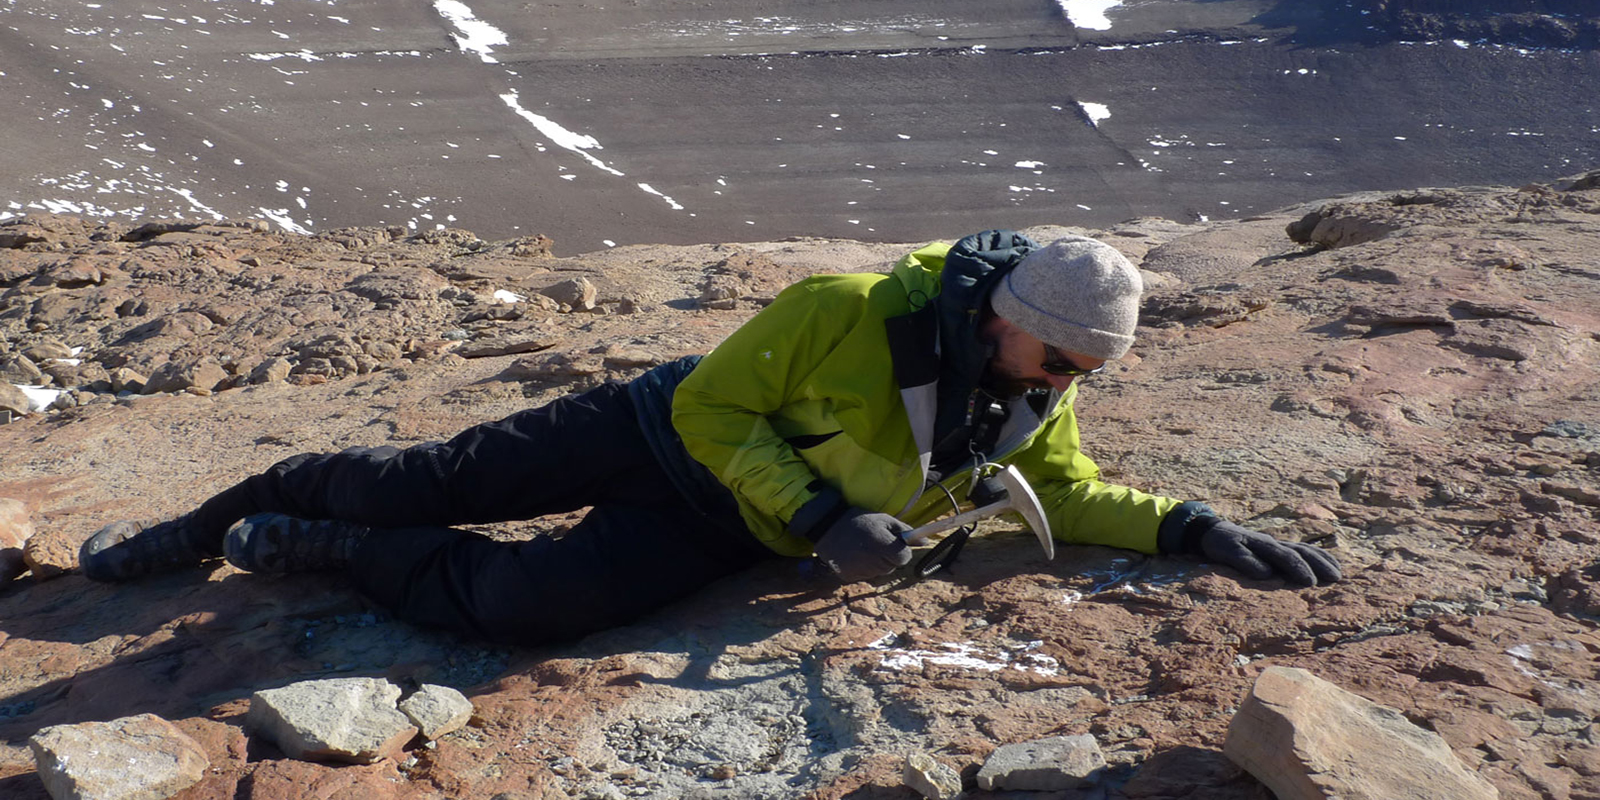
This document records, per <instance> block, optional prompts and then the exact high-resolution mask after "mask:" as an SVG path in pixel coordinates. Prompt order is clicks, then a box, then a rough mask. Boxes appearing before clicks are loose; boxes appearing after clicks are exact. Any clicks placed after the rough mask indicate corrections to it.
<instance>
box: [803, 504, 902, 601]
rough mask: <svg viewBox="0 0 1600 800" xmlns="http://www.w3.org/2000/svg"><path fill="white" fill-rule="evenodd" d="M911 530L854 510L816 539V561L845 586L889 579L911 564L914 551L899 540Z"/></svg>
mask: <svg viewBox="0 0 1600 800" xmlns="http://www.w3.org/2000/svg"><path fill="white" fill-rule="evenodd" d="M909 530H911V526H910V525H907V524H905V523H904V522H901V521H900V520H898V519H895V518H894V517H892V516H890V515H888V514H880V513H878V512H875V511H868V510H866V509H864V508H856V507H854V506H852V507H850V508H848V509H846V510H845V512H844V513H843V514H841V515H839V518H838V519H836V520H834V521H833V522H832V523H831V524H829V525H828V527H827V529H826V530H825V531H824V532H823V534H822V536H820V537H818V538H817V543H816V551H817V558H819V559H821V560H822V563H824V564H827V565H828V569H831V570H833V572H834V574H835V575H838V576H839V580H841V581H844V582H845V583H854V582H856V581H864V580H868V579H870V578H876V577H878V576H880V575H888V574H889V573H891V572H894V571H895V570H896V569H899V568H900V567H903V566H905V565H907V564H909V563H911V548H910V547H908V546H906V543H905V540H903V539H901V538H900V534H902V533H905V532H906V531H909Z"/></svg>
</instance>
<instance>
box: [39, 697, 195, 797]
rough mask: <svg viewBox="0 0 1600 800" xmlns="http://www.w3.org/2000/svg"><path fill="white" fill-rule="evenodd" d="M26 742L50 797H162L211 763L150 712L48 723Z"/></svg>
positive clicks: (179, 788) (191, 782)
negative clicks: (82, 720)
mask: <svg viewBox="0 0 1600 800" xmlns="http://www.w3.org/2000/svg"><path fill="white" fill-rule="evenodd" d="M28 746H29V747H31V748H32V749H33V758H34V761H35V762H36V763H37V764H38V766H39V779H40V780H41V781H43V782H44V787H45V790H46V791H48V792H49V793H50V796H51V797H52V798H55V800H69V798H70V800H165V798H168V797H171V796H173V795H175V794H177V793H178V792H181V791H183V790H184V789H187V788H189V787H190V786H193V785H194V784H195V783H198V782H199V781H200V779H201V778H203V777H205V771H206V767H208V766H209V765H210V762H209V760H208V759H207V758H206V755H205V751H204V750H202V749H201V747H200V745H199V744H197V743H196V742H195V741H194V740H193V739H191V738H189V737H188V736H185V735H184V734H183V732H181V731H179V730H178V729H177V728H176V727H173V725H172V723H170V722H167V721H166V720H164V719H162V718H160V717H157V716H155V715H153V714H140V715H138V716H133V717H124V718H122V719H115V720H112V721H110V722H82V723H78V724H76V725H53V726H51V727H48V728H43V729H41V730H40V731H39V732H38V733H36V734H34V735H33V737H32V738H30V739H28Z"/></svg>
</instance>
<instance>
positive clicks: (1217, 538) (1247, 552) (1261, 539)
mask: <svg viewBox="0 0 1600 800" xmlns="http://www.w3.org/2000/svg"><path fill="white" fill-rule="evenodd" d="M1207 522H1209V523H1210V526H1209V527H1208V528H1207V529H1206V530H1205V531H1204V532H1203V533H1201V534H1200V536H1199V542H1198V544H1199V550H1200V552H1201V553H1202V554H1204V555H1205V557H1206V558H1209V559H1211V560H1212V561H1216V562H1219V563H1222V564H1226V565H1228V566H1230V567H1233V568H1234V569H1236V570H1239V571H1240V572H1242V573H1244V574H1245V575H1246V576H1248V577H1251V578H1255V579H1256V580H1265V579H1267V578H1271V577H1272V576H1274V575H1280V576H1282V577H1283V579H1284V580H1286V581H1288V582H1289V583H1292V584H1294V585H1295V586H1319V585H1326V584H1330V583H1333V582H1335V581H1337V580H1339V578H1340V577H1342V576H1341V574H1340V572H1339V562H1337V561H1334V560H1333V556H1331V555H1329V554H1328V552H1327V551H1326V550H1323V549H1322V548H1320V547H1317V546H1316V545H1310V544H1306V543H1304V542H1284V541H1279V540H1277V539H1274V538H1273V537H1271V536H1268V535H1267V534H1265V533H1260V532H1257V531H1253V530H1250V529H1248V528H1243V527H1240V526H1238V525H1235V524H1234V523H1232V522H1229V521H1227V520H1225V519H1218V518H1215V517H1213V518H1211V519H1210V520H1207Z"/></svg>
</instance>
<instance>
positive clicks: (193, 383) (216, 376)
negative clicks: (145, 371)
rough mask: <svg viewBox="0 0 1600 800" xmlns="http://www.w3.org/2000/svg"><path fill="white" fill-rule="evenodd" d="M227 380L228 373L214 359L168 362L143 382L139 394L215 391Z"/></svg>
mask: <svg viewBox="0 0 1600 800" xmlns="http://www.w3.org/2000/svg"><path fill="white" fill-rule="evenodd" d="M227 379H228V371H227V370H225V369H223V368H222V365H221V364H218V363H217V360H216V359H214V358H199V359H195V360H193V361H168V362H167V363H165V364H162V365H161V366H159V367H157V368H156V371H155V372H154V373H152V374H151V375H150V378H149V380H147V381H145V384H144V389H143V390H141V394H156V393H158V392H182V391H186V390H189V389H206V390H208V391H209V390H215V389H216V388H217V387H218V386H219V385H221V384H222V382H223V381H225V380H227Z"/></svg>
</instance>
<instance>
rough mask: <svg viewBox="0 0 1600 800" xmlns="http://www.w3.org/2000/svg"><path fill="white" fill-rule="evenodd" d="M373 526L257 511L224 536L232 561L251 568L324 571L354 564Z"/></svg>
mask: <svg viewBox="0 0 1600 800" xmlns="http://www.w3.org/2000/svg"><path fill="white" fill-rule="evenodd" d="M370 530H371V528H368V527H366V526H364V525H357V524H355V523H353V522H340V521H338V520H332V519H297V518H295V517H290V516H285V515H283V514H255V515H252V516H248V517H245V518H244V519H242V520H240V521H238V522H236V523H234V524H233V527H232V528H229V529H228V535H227V536H225V537H223V539H222V552H223V555H224V556H225V557H226V558H227V559H228V563H229V564H232V565H234V566H236V567H238V568H239V569H242V570H246V571H249V572H275V573H280V574H281V573H288V572H323V571H327V570H337V569H343V568H345V567H347V566H349V564H350V558H351V556H353V555H355V552H356V547H357V546H358V545H360V544H361V540H362V539H365V538H366V536H367V532H368V531H370Z"/></svg>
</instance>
